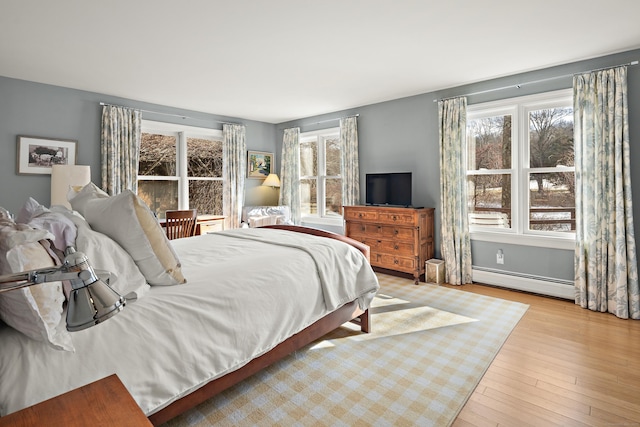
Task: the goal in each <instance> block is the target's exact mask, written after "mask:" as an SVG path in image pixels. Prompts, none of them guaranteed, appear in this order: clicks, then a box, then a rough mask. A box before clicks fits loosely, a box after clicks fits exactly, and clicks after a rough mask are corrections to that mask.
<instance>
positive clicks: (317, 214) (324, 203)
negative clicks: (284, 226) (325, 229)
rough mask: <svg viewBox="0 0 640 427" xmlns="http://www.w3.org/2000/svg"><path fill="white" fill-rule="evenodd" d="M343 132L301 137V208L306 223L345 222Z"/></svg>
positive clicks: (333, 130) (333, 129) (337, 131)
mask: <svg viewBox="0 0 640 427" xmlns="http://www.w3.org/2000/svg"><path fill="white" fill-rule="evenodd" d="M341 163H342V148H341V144H340V128H332V129H325V130H322V131H317V132H305V133H301V134H300V205H301V211H300V212H301V215H302V217H303V219H307V220H309V219H311V220H312V221H313V219H315V218H325V219H328V220H331V219H339V220H340V221H342V177H341V175H340V165H341Z"/></svg>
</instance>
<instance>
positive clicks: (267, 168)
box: [247, 151, 274, 179]
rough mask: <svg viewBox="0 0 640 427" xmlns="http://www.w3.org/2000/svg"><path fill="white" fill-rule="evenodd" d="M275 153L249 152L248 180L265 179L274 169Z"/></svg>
mask: <svg viewBox="0 0 640 427" xmlns="http://www.w3.org/2000/svg"><path fill="white" fill-rule="evenodd" d="M273 160H274V159H273V153H265V152H263V151H247V178H256V179H265V178H266V177H267V176H268V175H269V174H270V173H271V171H272V169H273V167H274V162H273Z"/></svg>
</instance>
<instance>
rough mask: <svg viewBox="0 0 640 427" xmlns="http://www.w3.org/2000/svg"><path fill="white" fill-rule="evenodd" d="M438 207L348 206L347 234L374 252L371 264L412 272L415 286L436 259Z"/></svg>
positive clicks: (346, 212) (345, 213)
mask: <svg viewBox="0 0 640 427" xmlns="http://www.w3.org/2000/svg"><path fill="white" fill-rule="evenodd" d="M434 212H435V209H434V208H411V207H389V206H345V207H344V219H345V222H346V227H345V234H346V235H347V236H348V237H351V238H353V239H355V240H358V241H360V242H362V243H364V244H366V245H368V246H369V247H370V249H371V265H372V266H373V267H380V268H384V269H387V270H394V271H400V272H403V273H412V274H413V278H414V281H415V284H416V285H417V284H418V283H419V281H420V275H422V274H424V273H425V262H426V261H427V260H429V259H431V258H433V256H434V243H433V234H434V223H433V216H434Z"/></svg>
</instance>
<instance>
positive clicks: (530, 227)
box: [467, 91, 575, 243]
mask: <svg viewBox="0 0 640 427" xmlns="http://www.w3.org/2000/svg"><path fill="white" fill-rule="evenodd" d="M467 183H468V197H469V199H468V206H469V225H470V229H471V231H472V233H473V232H481V233H487V232H488V233H502V236H507V235H509V234H511V235H518V236H519V240H518V242H519V243H522V240H520V238H521V237H522V236H525V237H537V238H540V237H544V238H552V237H555V238H563V237H564V238H567V239H569V238H570V239H573V238H574V236H575V235H574V233H575V166H574V150H573V107H572V98H571V92H570V91H560V92H553V93H548V94H541V95H535V96H529V97H522V98H515V99H509V100H503V101H498V102H492V103H486V104H477V105H472V106H469V107H468V109H467ZM501 241H508V238H505V239H503V240H501Z"/></svg>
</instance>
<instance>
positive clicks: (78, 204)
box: [67, 182, 109, 216]
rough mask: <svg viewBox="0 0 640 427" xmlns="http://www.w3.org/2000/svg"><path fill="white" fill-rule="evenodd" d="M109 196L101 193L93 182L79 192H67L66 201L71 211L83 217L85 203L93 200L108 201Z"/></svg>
mask: <svg viewBox="0 0 640 427" xmlns="http://www.w3.org/2000/svg"><path fill="white" fill-rule="evenodd" d="M108 198H109V195H108V194H107V193H105V192H104V191H102V190H101V189H100V188H98V186H96V185H95V184H94V183H93V182H90V183H88V184H87V185H85V186H84V187H82V189H81V190H80V191H79V192H75V191H69V193H67V199H68V200H69V203H70V204H71V206H72V207H73V210H75V211H78V212H80V215H82V216H84V211H85V208H86V206H87V203H89V202H91V201H92V200H95V199H108Z"/></svg>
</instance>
